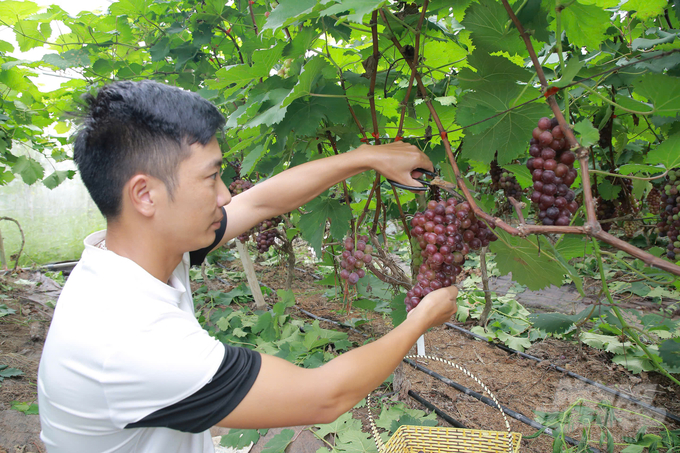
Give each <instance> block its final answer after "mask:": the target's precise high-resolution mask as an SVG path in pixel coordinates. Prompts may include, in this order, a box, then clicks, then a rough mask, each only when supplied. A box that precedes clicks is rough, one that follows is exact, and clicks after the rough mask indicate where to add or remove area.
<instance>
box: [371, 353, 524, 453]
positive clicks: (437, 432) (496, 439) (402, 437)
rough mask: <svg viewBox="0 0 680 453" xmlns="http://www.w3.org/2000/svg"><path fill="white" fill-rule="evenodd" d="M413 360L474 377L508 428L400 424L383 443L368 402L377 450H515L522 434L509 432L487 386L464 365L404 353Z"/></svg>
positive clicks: (481, 452) (466, 452)
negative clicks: (426, 361) (430, 362)
mask: <svg viewBox="0 0 680 453" xmlns="http://www.w3.org/2000/svg"><path fill="white" fill-rule="evenodd" d="M407 358H412V359H428V360H436V361H438V362H442V363H446V364H447V365H450V366H452V367H453V368H455V369H457V370H459V371H462V372H463V373H465V374H466V375H468V376H469V377H471V378H472V379H474V380H475V381H476V382H477V383H478V384H479V385H480V386H481V387H482V388H483V389H484V391H485V392H486V393H487V394H488V395H489V397H490V398H491V399H492V400H493V401H494V402H495V403H496V407H497V408H498V410H499V411H500V413H501V415H502V416H503V419H504V420H505V426H506V428H507V431H487V430H479V429H466V428H441V427H430V426H411V425H402V426H400V427H399V429H397V431H396V432H395V433H394V435H392V437H391V438H390V439H389V440H388V441H387V443H385V444H383V442H382V440H381V439H380V436H379V435H378V430H377V428H376V427H375V423H374V421H373V416H372V414H371V410H370V404H369V405H368V409H369V410H368V416H369V421H370V423H371V430H372V431H373V439H374V440H375V444H376V446H377V447H378V451H379V452H380V453H421V452H422V453H518V452H519V446H520V441H521V440H522V434H520V433H513V432H511V431H510V423H508V419H507V417H506V416H505V413H504V412H503V409H502V408H501V405H500V404H499V403H498V400H497V399H496V397H495V396H494V394H493V393H491V391H490V390H489V388H488V387H487V386H486V385H484V384H483V383H482V382H481V381H480V380H479V379H478V378H477V377H476V376H475V375H473V374H472V373H470V372H469V371H468V370H466V369H465V368H463V367H461V366H460V365H456V364H455V363H452V362H449V361H448V360H444V359H440V358H439V357H432V356H418V355H412V356H407Z"/></svg>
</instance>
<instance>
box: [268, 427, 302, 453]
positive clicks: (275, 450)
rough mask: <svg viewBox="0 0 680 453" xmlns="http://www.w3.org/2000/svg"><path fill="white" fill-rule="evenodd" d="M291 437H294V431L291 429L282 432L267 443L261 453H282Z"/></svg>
mask: <svg viewBox="0 0 680 453" xmlns="http://www.w3.org/2000/svg"><path fill="white" fill-rule="evenodd" d="M293 436H295V431H293V430H292V429H284V430H282V431H281V432H280V433H278V434H277V435H275V436H274V437H272V438H271V440H270V441H269V442H267V444H266V445H265V446H264V448H263V449H262V453H284V452H285V451H286V447H287V446H288V444H290V442H291V441H292V440H293Z"/></svg>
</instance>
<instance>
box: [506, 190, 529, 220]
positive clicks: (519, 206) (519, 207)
mask: <svg viewBox="0 0 680 453" xmlns="http://www.w3.org/2000/svg"><path fill="white" fill-rule="evenodd" d="M508 201H509V202H510V204H511V205H512V206H513V207H514V208H515V212H516V213H517V217H519V223H520V225H522V224H525V223H526V222H525V221H524V214H523V213H522V207H523V206H522V205H524V203H521V202H519V201H517V200H515V198H514V197H508ZM525 206H526V205H525Z"/></svg>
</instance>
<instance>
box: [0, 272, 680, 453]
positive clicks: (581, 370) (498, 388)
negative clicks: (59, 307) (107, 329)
mask: <svg viewBox="0 0 680 453" xmlns="http://www.w3.org/2000/svg"><path fill="white" fill-rule="evenodd" d="M227 266H231V268H232V270H238V268H239V266H240V263H239V262H237V261H234V262H231V263H229V264H227ZM255 267H256V270H257V271H258V275H259V278H260V281H261V282H262V283H264V284H265V285H267V286H269V287H271V288H273V289H279V288H283V287H284V286H285V279H286V270H285V269H283V268H282V267H272V266H260V265H259V264H257V263H256V265H255ZM18 280H21V281H22V282H23V284H19V283H17V281H18ZM29 281H33V282H35V283H33V284H26V283H27V282H29ZM314 281H315V279H314V269H313V268H311V267H304V266H300V267H298V268H297V269H296V271H295V280H294V283H293V291H294V292H295V294H296V301H297V306H298V307H299V308H303V309H305V310H306V311H308V312H311V313H313V314H315V315H317V316H321V317H324V318H327V319H333V320H336V321H344V320H346V319H351V318H356V317H359V316H361V315H362V314H361V313H360V312H359V311H355V312H352V313H350V314H347V313H345V312H344V310H343V303H342V302H341V301H337V302H333V301H328V300H327V299H326V298H325V297H324V296H323V292H324V290H323V288H321V287H320V286H318V285H315V283H314ZM20 283H21V282H20ZM500 284H502V282H500V283H499V285H500ZM0 285H1V286H0V297H1V298H0V304H6V305H7V306H8V307H9V308H11V309H14V310H16V313H15V314H12V315H9V316H5V317H2V318H0V364H4V365H9V366H10V367H13V368H18V369H20V370H21V371H23V372H24V374H23V375H22V376H20V377H13V378H7V379H5V380H4V381H3V382H2V383H1V384H0V385H2V387H0V453H17V452H23V453H30V452H44V451H45V447H44V445H43V444H42V443H41V442H40V439H39V430H40V426H39V420H38V416H37V415H26V414H24V413H22V412H19V411H16V410H12V409H11V406H12V404H13V402H15V401H19V402H26V403H31V402H36V393H37V392H36V382H37V369H38V363H39V360H40V354H41V351H42V346H43V342H44V338H45V334H46V331H47V329H48V326H49V322H50V320H51V315H52V309H51V308H50V307H49V304H48V302H49V301H51V300H56V297H57V295H58V292H59V287H58V285H56V284H54V282H52V281H51V280H49V279H46V278H45V277H44V276H43V275H42V274H40V273H37V272H33V273H26V272H25V273H21V274H19V275H15V276H12V277H9V276H6V277H2V278H0ZM210 286H211V289H222V290H225V291H227V290H229V289H231V288H230V287H229V285H228V284H225V280H223V281H222V282H220V281H217V280H211V281H210ZM564 291H566V292H568V291H569V288H565V289H564ZM272 300H273V299H272V297H268V302H271V301H272ZM547 309H548V310H549V309H550V307H547ZM651 309H653V307H651ZM534 310H537V309H536V308H534ZM293 313H294V315H295V316H300V317H305V315H304V314H302V313H301V312H299V311H295V310H293ZM365 316H367V317H368V319H370V320H371V321H370V323H367V324H364V325H362V326H361V327H360V328H359V329H360V330H361V331H362V332H364V333H365V334H367V335H369V336H373V337H379V336H380V335H382V334H384V333H386V332H388V331H389V330H390V329H391V320H390V319H389V317H384V316H383V315H381V314H379V313H369V314H367V315H365ZM322 326H323V327H326V328H339V327H337V326H335V325H333V324H330V323H322ZM467 327H470V326H467ZM340 329H342V328H340ZM348 334H349V335H350V338H351V339H352V340H354V341H355V342H357V343H358V344H361V343H363V342H364V341H365V337H364V335H362V334H360V333H356V332H353V331H350V330H348ZM425 345H426V351H427V353H429V354H432V355H435V356H438V357H441V358H444V359H448V360H451V361H452V362H454V363H456V364H458V365H461V366H463V367H465V368H467V369H469V370H470V371H471V372H472V373H474V374H475V375H476V376H478V377H479V379H481V381H482V382H484V383H485V384H486V385H487V386H488V387H489V388H490V390H491V391H492V392H493V393H494V394H495V395H496V397H497V398H498V400H499V401H500V402H501V404H503V405H504V406H507V407H509V408H511V409H513V410H515V411H517V412H520V413H522V414H524V415H526V416H527V417H528V418H529V419H534V417H535V416H534V412H533V411H535V410H538V411H543V412H554V411H563V410H565V409H567V408H568V407H569V406H570V404H572V403H573V402H574V401H576V399H578V398H584V399H587V400H590V401H595V402H599V401H603V400H605V401H608V402H609V403H612V404H613V405H614V406H616V407H619V408H622V409H624V410H628V411H632V412H638V413H641V414H644V415H645V416H646V417H649V418H653V419H656V420H659V421H661V422H663V423H666V425H667V426H668V428H669V429H678V428H680V425H677V424H674V423H673V422H672V421H671V420H669V419H666V420H663V419H662V417H661V416H659V415H657V414H655V413H653V412H649V411H646V410H644V409H643V408H641V407H639V406H635V405H633V404H631V403H628V402H627V401H625V400H622V399H620V398H619V399H614V400H612V395H610V394H608V393H604V392H602V391H599V390H598V389H596V388H595V387H593V386H590V385H587V384H585V383H582V382H580V381H577V380H575V379H573V378H571V377H569V376H567V375H564V374H562V373H560V372H557V371H555V370H553V369H552V368H550V367H548V366H547V364H548V363H554V364H556V365H560V366H562V367H564V368H566V369H568V370H570V371H573V372H575V373H578V374H580V375H582V376H585V377H587V378H589V379H592V380H594V381H597V382H601V383H603V384H605V385H608V386H610V387H613V388H616V389H618V390H619V391H621V392H624V393H627V394H630V395H633V396H635V397H637V398H639V399H640V400H642V401H644V402H647V403H649V404H652V405H654V406H657V407H660V408H664V409H666V410H667V411H669V412H671V413H674V414H680V394H679V392H678V389H677V387H674V386H673V384H671V383H670V382H669V381H668V380H666V379H665V378H663V377H661V376H659V375H657V374H653V373H650V374H647V373H642V374H640V375H633V374H631V373H629V372H627V371H626V370H624V369H623V368H622V367H620V366H618V365H615V364H612V363H611V361H610V356H609V355H608V354H606V353H603V352H601V351H598V350H595V349H591V348H589V347H587V346H583V347H582V348H581V349H579V347H578V346H577V345H575V344H572V343H570V342H566V341H560V340H556V339H548V340H545V341H542V342H540V343H537V344H534V345H533V346H532V348H531V349H529V350H528V351H527V352H528V353H529V354H532V355H534V356H537V357H539V358H542V359H544V362H541V363H539V362H535V361H532V360H527V359H523V358H519V357H517V356H511V355H509V354H507V353H506V352H504V351H502V350H500V349H498V348H496V347H494V346H493V345H490V344H487V343H484V342H481V341H478V340H474V339H471V338H470V337H468V336H466V335H464V334H462V333H460V332H458V331H455V330H453V329H449V328H446V327H441V328H437V329H433V330H432V331H430V332H428V333H427V334H426V336H425ZM414 352H415V351H414ZM420 363H421V364H423V365H425V366H426V367H428V368H430V369H432V370H434V371H436V372H438V373H440V374H442V375H444V376H446V377H448V378H450V379H452V380H454V381H456V382H458V383H460V384H462V385H464V386H466V387H468V388H471V389H472V390H475V391H481V389H480V388H479V386H478V384H477V383H475V382H474V381H473V380H472V379H470V378H468V377H467V376H464V375H463V374H462V373H460V372H458V371H455V370H452V369H447V368H446V367H445V366H443V365H442V364H440V363H438V362H433V361H420ZM409 389H411V390H413V391H415V392H417V393H418V394H420V395H421V396H422V397H424V398H426V399H427V400H429V401H430V402H431V403H432V404H434V405H435V406H437V407H438V408H439V409H441V410H442V411H444V412H446V413H447V414H449V415H450V416H451V417H453V418H454V419H456V420H458V421H459V422H461V423H463V424H464V425H465V426H466V427H468V428H475V429H486V430H497V431H503V430H505V426H504V422H503V419H502V417H501V415H500V413H499V412H498V411H497V410H496V409H492V408H490V407H489V406H486V405H485V404H483V403H481V402H479V401H477V400H476V399H474V398H472V397H470V396H467V395H465V394H463V393H461V392H458V391H457V390H455V389H453V388H451V387H449V386H447V385H446V384H444V383H442V382H440V381H438V380H436V379H434V378H432V377H430V376H427V375H425V374H424V373H422V372H420V371H417V370H415V369H413V368H411V367H410V366H408V365H402V366H401V371H400V372H398V373H397V375H396V377H395V384H394V387H393V388H391V389H387V390H384V391H383V393H384V394H385V397H386V399H391V400H396V399H401V400H403V401H405V402H406V403H407V404H408V405H410V406H412V407H414V408H418V409H423V407H422V406H421V405H420V403H418V402H416V401H415V400H413V399H411V398H410V397H408V396H407V392H408V390H409ZM376 396H381V393H380V391H378V393H377V394H376ZM591 406H592V405H591ZM593 407H594V406H593ZM616 416H617V420H616V422H614V424H613V426H612V427H611V431H612V434H613V435H614V438H615V439H616V440H617V441H620V440H621V438H622V436H624V435H628V436H633V435H634V434H635V432H636V431H637V430H638V428H639V427H640V426H642V425H643V424H644V425H651V424H653V421H651V420H650V419H649V418H647V419H645V418H643V417H641V416H640V415H635V414H631V413H629V412H625V411H617V412H616ZM355 417H357V418H360V419H361V420H362V421H363V422H364V423H365V426H366V428H367V427H368V424H367V416H366V410H365V409H359V410H355ZM509 421H510V427H511V429H512V430H513V431H516V432H520V433H522V434H523V435H524V436H528V435H531V434H535V433H536V430H535V429H534V428H531V427H529V426H527V425H525V424H523V423H521V422H519V421H517V420H514V419H512V418H509ZM439 424H440V426H449V425H448V423H447V422H445V421H443V420H441V419H440V422H439ZM582 428H583V427H582V426H581V425H579V424H578V423H575V424H574V425H573V430H571V431H570V432H568V433H567V435H569V436H571V437H575V438H580V437H581V432H582ZM366 432H369V431H368V429H367V430H366ZM590 437H591V438H594V439H597V438H598V437H599V432H597V431H593V432H591V436H590ZM551 445H552V439H551V438H550V437H548V436H547V435H542V436H539V437H537V438H535V439H523V440H522V448H521V451H523V452H547V451H552V447H551ZM303 450H304V448H302V446H300V448H298V449H297V450H296V449H295V448H293V449H289V451H303ZM617 451H619V450H617Z"/></svg>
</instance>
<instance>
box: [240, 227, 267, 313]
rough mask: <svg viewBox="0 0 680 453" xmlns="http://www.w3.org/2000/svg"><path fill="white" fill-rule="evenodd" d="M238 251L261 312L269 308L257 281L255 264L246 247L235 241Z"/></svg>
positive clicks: (256, 305) (256, 304)
mask: <svg viewBox="0 0 680 453" xmlns="http://www.w3.org/2000/svg"><path fill="white" fill-rule="evenodd" d="M235 241H236V250H238V254H239V255H241V262H242V263H243V270H244V271H245V272H246V277H248V285H249V286H250V290H251V291H252V293H253V298H255V307H256V308H257V309H260V310H264V309H266V308H267V304H266V303H265V301H264V296H263V295H262V289H261V288H260V283H259V282H258V281H257V275H256V274H255V267H253V262H252V260H251V259H250V255H249V254H248V249H247V248H246V246H245V245H244V244H243V243H242V242H241V241H239V240H238V239H235Z"/></svg>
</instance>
